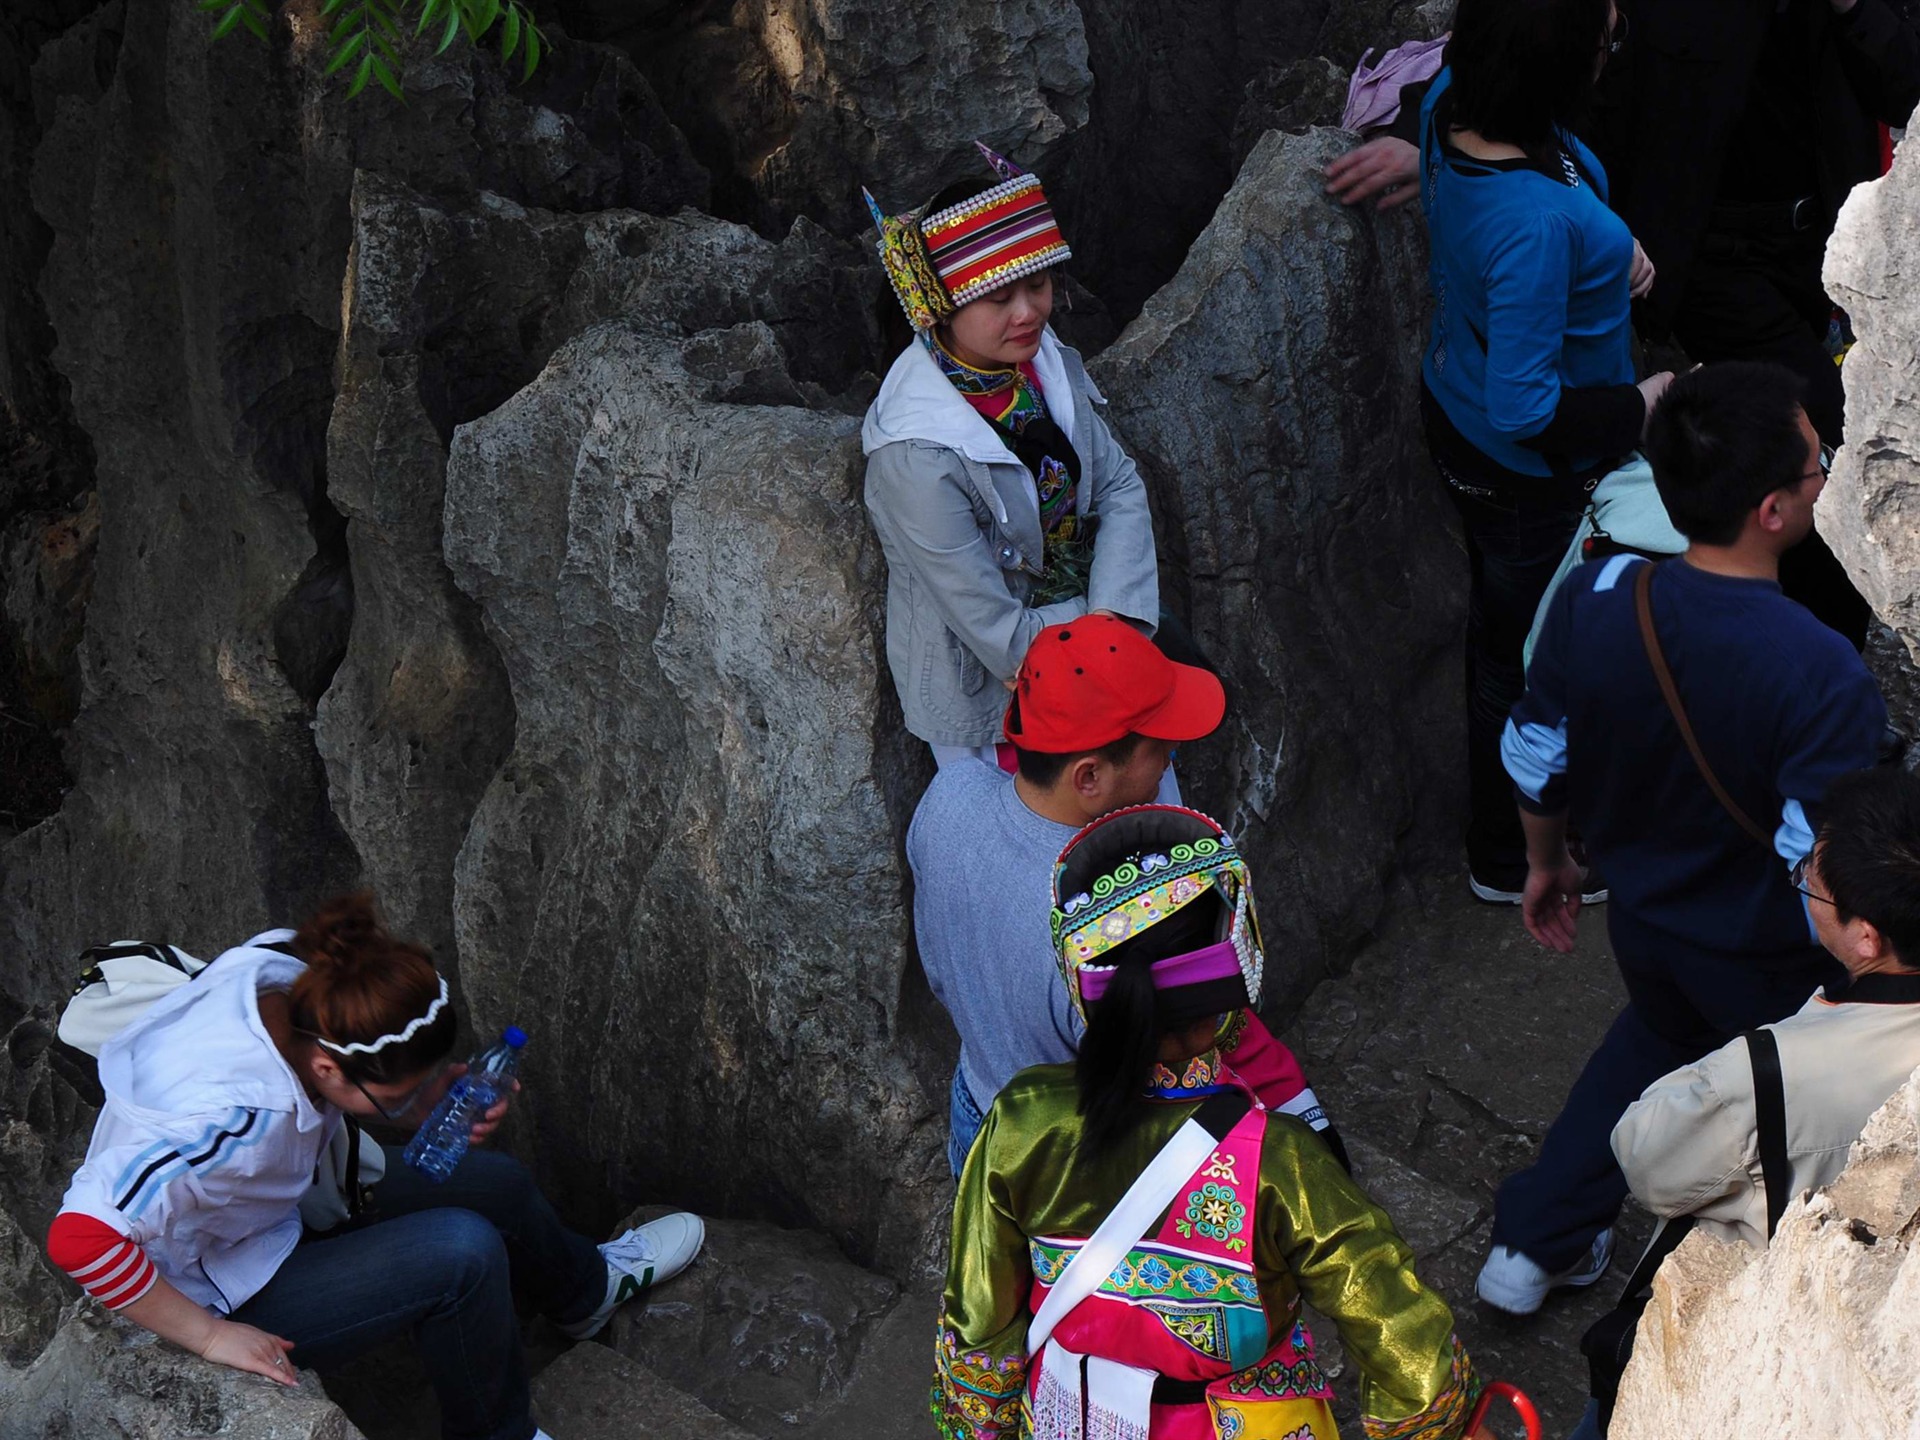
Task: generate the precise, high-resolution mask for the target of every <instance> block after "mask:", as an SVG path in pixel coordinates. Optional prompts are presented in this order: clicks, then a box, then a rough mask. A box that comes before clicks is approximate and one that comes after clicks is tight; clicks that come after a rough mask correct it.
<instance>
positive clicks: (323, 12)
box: [320, 0, 347, 20]
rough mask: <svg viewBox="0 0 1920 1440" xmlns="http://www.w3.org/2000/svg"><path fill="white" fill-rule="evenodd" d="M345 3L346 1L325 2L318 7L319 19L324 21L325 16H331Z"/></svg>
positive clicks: (329, 0)
mask: <svg viewBox="0 0 1920 1440" xmlns="http://www.w3.org/2000/svg"><path fill="white" fill-rule="evenodd" d="M346 3H347V0H327V3H326V4H324V5H322V6H321V7H320V18H321V19H322V20H324V19H326V18H327V16H329V15H331V14H332V13H333V12H334V11H336V10H338V9H339V8H340V7H341V6H342V5H344V4H346Z"/></svg>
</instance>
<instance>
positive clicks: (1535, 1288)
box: [1473, 1227, 1613, 1315]
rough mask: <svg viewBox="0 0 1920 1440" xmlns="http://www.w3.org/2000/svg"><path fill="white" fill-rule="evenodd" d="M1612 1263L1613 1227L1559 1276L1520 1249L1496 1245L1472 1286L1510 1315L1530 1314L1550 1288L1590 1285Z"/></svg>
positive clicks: (1488, 1302) (1480, 1294)
mask: <svg viewBox="0 0 1920 1440" xmlns="http://www.w3.org/2000/svg"><path fill="white" fill-rule="evenodd" d="M1612 1262H1613V1230H1612V1228H1611V1227H1609V1228H1608V1229H1605V1230H1602V1231H1601V1232H1600V1233H1599V1234H1598V1235H1596V1236H1594V1238H1593V1248H1592V1249H1591V1250H1589V1251H1588V1252H1587V1253H1586V1254H1585V1255H1583V1256H1582V1257H1581V1258H1580V1259H1579V1260H1577V1261H1575V1262H1574V1263H1573V1264H1572V1265H1570V1266H1568V1267H1567V1268H1566V1269H1565V1270H1562V1271H1561V1272H1560V1273H1559V1274H1558V1275H1549V1274H1548V1273H1547V1272H1546V1271H1545V1270H1542V1269H1541V1268H1540V1267H1539V1266H1538V1265H1536V1264H1534V1263H1533V1261H1531V1260H1529V1259H1528V1258H1527V1257H1526V1256H1524V1255H1522V1254H1521V1253H1520V1252H1519V1251H1518V1250H1509V1249H1508V1248H1507V1247H1506V1246H1504V1245H1496V1246H1494V1247H1493V1251H1492V1253H1491V1254H1489V1255H1488V1256H1487V1263H1486V1264H1484V1265H1482V1266H1481V1267H1480V1278H1479V1279H1478V1280H1476V1281H1475V1282H1474V1285H1473V1288H1474V1290H1475V1292H1476V1293H1478V1295H1479V1296H1480V1298H1481V1299H1482V1300H1484V1301H1486V1302H1487V1304H1489V1305H1491V1306H1493V1308H1494V1309H1496V1310H1504V1311H1506V1312H1507V1313H1508V1314H1509V1315H1531V1314H1533V1313H1534V1312H1535V1311H1536V1310H1538V1309H1539V1308H1540V1306H1541V1304H1542V1303H1543V1302H1544V1301H1545V1300H1546V1298H1547V1292H1548V1291H1549V1290H1558V1289H1561V1288H1563V1287H1577V1286H1582V1285H1591V1284H1593V1282H1594V1281H1596V1280H1598V1279H1599V1278H1600V1277H1601V1276H1602V1275H1604V1274H1606V1273H1607V1266H1608V1265H1609V1264H1611V1263H1612Z"/></svg>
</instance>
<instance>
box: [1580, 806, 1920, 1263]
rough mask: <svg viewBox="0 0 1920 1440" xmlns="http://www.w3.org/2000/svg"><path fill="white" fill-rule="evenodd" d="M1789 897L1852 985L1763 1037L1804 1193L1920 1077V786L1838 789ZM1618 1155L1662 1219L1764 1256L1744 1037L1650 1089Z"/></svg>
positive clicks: (1621, 1133) (1823, 993)
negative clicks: (1800, 905)
mask: <svg viewBox="0 0 1920 1440" xmlns="http://www.w3.org/2000/svg"><path fill="white" fill-rule="evenodd" d="M1794 886H1795V888H1796V889H1798V890H1799V891H1800V893H1801V895H1802V897H1803V898H1804V903H1805V905H1806V907H1807V912H1808V917H1809V919H1810V920H1811V921H1812V923H1813V927H1814V931H1815V933H1817V934H1818V935H1819V937H1820V941H1821V943H1822V944H1823V945H1825V946H1826V948H1827V949H1828V951H1829V952H1831V953H1832V955H1833V956H1834V958H1835V959H1837V960H1838V961H1839V962H1840V963H1841V964H1842V965H1844V966H1845V967H1846V970H1847V976H1848V979H1847V983H1846V984H1845V986H1843V987H1840V988H1837V989H1836V988H1834V987H1831V986H1828V987H1823V988H1822V989H1821V990H1819V991H1816V992H1815V993H1814V995H1813V997H1812V998H1811V999H1809V1000H1808V1001H1807V1003H1806V1004H1805V1005H1804V1006H1802V1007H1801V1009H1800V1010H1799V1011H1798V1012H1797V1013H1796V1014H1794V1015H1790V1016H1789V1017H1787V1018H1786V1019H1785V1020H1782V1021H1779V1022H1777V1023H1776V1024H1773V1025H1770V1026H1768V1027H1767V1028H1768V1029H1770V1030H1771V1031H1772V1032H1773V1036H1774V1040H1775V1042H1776V1044H1777V1045H1778V1047H1779V1051H1780V1073H1781V1078H1782V1080H1783V1082H1784V1088H1785V1092H1786V1121H1787V1123H1786V1131H1787V1158H1788V1161H1789V1163H1790V1165H1791V1166H1792V1173H1793V1194H1794V1195H1800V1194H1803V1193H1805V1192H1806V1191H1808V1190H1813V1189H1817V1188H1818V1187H1820V1186H1822V1185H1827V1184H1831V1183H1832V1182H1833V1181H1834V1180H1835V1179H1837V1178H1838V1177H1839V1174H1840V1172H1841V1171H1842V1170H1843V1169H1845V1168H1846V1163H1847V1154H1848V1151H1849V1150H1850V1149H1851V1147H1852V1145H1853V1142H1854V1141H1855V1140H1857V1139H1858V1138H1859V1136H1860V1132H1861V1130H1862V1129H1863V1128H1865V1126H1866V1123H1867V1120H1868V1119H1869V1118H1870V1117H1871V1116H1872V1115H1873V1112H1874V1111H1876V1110H1878V1109H1879V1108H1880V1106H1881V1105H1883V1104H1884V1103H1885V1102H1886V1100H1887V1098H1888V1097H1889V1096H1890V1095H1892V1094H1893V1092H1894V1091H1896V1090H1898V1089H1899V1088H1900V1087H1901V1086H1902V1085H1904V1084H1905V1083H1906V1081H1907V1078H1908V1077H1909V1076H1910V1075H1911V1074H1912V1073H1913V1072H1914V1069H1915V1068H1916V1067H1920V968H1915V967H1914V966H1911V965H1909V964H1908V963H1907V960H1906V958H1905V957H1908V956H1912V957H1913V958H1914V959H1916V960H1920V779H1916V778H1915V777H1914V776H1912V775H1909V774H1905V773H1903V772H1900V771H1893V770H1884V769H1882V770H1863V771H1858V772H1856V773H1854V774H1851V775H1847V776H1843V777H1842V778H1841V779H1839V780H1837V781H1835V782H1834V784H1833V786H1832V788H1831V789H1830V790H1829V791H1828V794H1827V798H1826V801H1825V803H1824V804H1823V805H1822V807H1821V815H1820V828H1819V831H1818V838H1817V839H1816V841H1815V843H1814V847H1813V849H1812V851H1811V852H1810V853H1809V854H1808V855H1807V857H1806V859H1805V860H1803V861H1801V863H1800V865H1799V866H1798V867H1796V869H1795V873H1794ZM1613 1153H1614V1156H1615V1158H1617V1159H1618V1160H1619V1162H1620V1168H1621V1169H1622V1170H1623V1171H1625V1172H1626V1177H1627V1183H1628V1185H1629V1186H1630V1187H1632V1190H1633V1193H1634V1195H1635V1196H1636V1197H1637V1198H1638V1199H1639V1200H1640V1202H1641V1203H1642V1204H1643V1205H1645V1206H1646V1207H1647V1208H1648V1209H1649V1210H1651V1211H1653V1213H1654V1214H1655V1215H1657V1216H1660V1217H1661V1218H1662V1219H1673V1218H1676V1217H1678V1216H1682V1215H1692V1216H1694V1217H1695V1219H1696V1222H1697V1223H1698V1225H1699V1226H1700V1228H1702V1229H1703V1230H1706V1231H1707V1232H1708V1233H1709V1234H1713V1235H1716V1236H1718V1237H1719V1238H1721V1239H1725V1240H1732V1239H1734V1238H1736V1237H1737V1238H1739V1239H1741V1240H1744V1241H1746V1242H1747V1244H1749V1245H1751V1246H1753V1247H1755V1248H1756V1249H1764V1248H1765V1247H1766V1243H1767V1193H1766V1185H1765V1182H1764V1181H1763V1180H1762V1178H1761V1170H1760V1154H1759V1138H1758V1135H1757V1133H1756V1122H1755V1111H1754V1094H1753V1069H1752V1064H1751V1061H1750V1060H1749V1058H1748V1055H1747V1042H1746V1039H1745V1037H1742V1038H1740V1039H1737V1040H1734V1041H1732V1042H1731V1043H1729V1044H1727V1045H1724V1046H1722V1047H1721V1048H1720V1049H1718V1050H1716V1051H1714V1052H1713V1053H1712V1054H1710V1055H1708V1056H1707V1057H1706V1058H1705V1059H1703V1060H1700V1061H1699V1062H1697V1063H1696V1064H1693V1065H1687V1066H1683V1067H1682V1068H1680V1069H1678V1070H1675V1071H1674V1072H1673V1073H1672V1074H1670V1075H1667V1076H1665V1077H1664V1078H1662V1079H1660V1080H1658V1081H1655V1082H1654V1084H1652V1085H1650V1086H1649V1087H1648V1088H1647V1090H1646V1091H1645V1093H1644V1094H1642V1095H1641V1097H1640V1099H1639V1100H1637V1101H1636V1102H1635V1103H1634V1104H1633V1105H1632V1106H1630V1107H1629V1108H1628V1110H1627V1113H1626V1114H1625V1115H1624V1116H1623V1117H1622V1118H1621V1120H1620V1123H1619V1124H1618V1125H1616V1126H1615V1127H1614V1131H1613ZM1789 1198H1792V1197H1789Z"/></svg>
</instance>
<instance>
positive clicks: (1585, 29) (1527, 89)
mask: <svg viewBox="0 0 1920 1440" xmlns="http://www.w3.org/2000/svg"><path fill="white" fill-rule="evenodd" d="M1608 10H1609V0H1460V4H1459V8H1458V10H1457V11H1456V12H1455V14H1454V20H1453V38H1452V39H1451V40H1449V41H1448V42H1447V52H1446V61H1447V68H1448V69H1449V70H1450V71H1451V72H1452V74H1453V83H1452V85H1451V86H1450V87H1449V90H1448V95H1449V97H1450V99H1451V103H1452V113H1451V117H1450V118H1451V121H1452V123H1453V124H1455V125H1458V126H1460V127H1461V128H1463V129H1467V130H1473V131H1475V132H1477V133H1478V134H1480V135H1481V136H1482V137H1483V138H1485V139H1488V140H1493V141H1497V142H1499V143H1501V144H1505V145H1518V146H1519V147H1520V148H1521V149H1522V150H1525V151H1526V152H1527V153H1528V155H1530V156H1532V157H1533V158H1534V159H1535V160H1537V161H1550V160H1551V159H1552V157H1553V155H1554V153H1555V151H1556V150H1557V149H1558V147H1559V137H1558V132H1559V131H1561V130H1572V129H1575V128H1576V127H1578V126H1579V125H1580V123H1581V122H1582V121H1584V120H1585V119H1586V117H1587V113H1588V111H1589V110H1590V109H1591V108H1592V105H1593V91H1594V82H1595V80H1596V79H1597V78H1598V75H1597V71H1598V62H1599V59H1600V55H1601V49H1602V47H1603V46H1604V45H1605V44H1606V43H1607V16H1608Z"/></svg>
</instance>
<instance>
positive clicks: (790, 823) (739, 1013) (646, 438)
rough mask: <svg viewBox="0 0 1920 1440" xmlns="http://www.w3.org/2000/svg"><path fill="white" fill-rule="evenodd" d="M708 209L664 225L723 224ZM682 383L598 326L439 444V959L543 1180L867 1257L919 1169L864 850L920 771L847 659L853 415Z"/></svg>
mask: <svg viewBox="0 0 1920 1440" xmlns="http://www.w3.org/2000/svg"><path fill="white" fill-rule="evenodd" d="M716 226H717V222H705V226H704V228H701V227H688V229H689V233H688V234H686V235H684V236H682V237H679V239H680V240H681V241H684V242H685V243H688V244H695V245H706V246H712V245H715V244H719V243H725V244H729V245H735V246H738V245H745V244H747V243H748V241H750V240H751V237H747V236H743V235H742V234H741V233H740V232H738V231H733V232H731V233H732V234H733V237H734V238H733V239H732V240H727V238H726V237H727V233H728V227H718V228H716ZM752 243H753V244H754V245H759V244H763V243H764V242H752ZM749 248H751V247H749ZM769 248H770V247H769ZM663 273H678V270H677V267H672V266H663ZM712 273H713V272H712V271H711V270H710V271H709V272H708V275H709V277H711V275H712ZM696 348H697V347H696ZM761 349H762V353H763V354H764V344H763V343H762V345H761ZM713 383H714V382H712V381H710V380H703V379H702V378H701V377H700V376H698V375H696V374H694V373H692V372H690V371H689V369H688V365H687V359H686V354H685V347H684V346H683V343H682V341H681V340H680V339H679V338H678V337H676V336H673V335H671V334H666V333H662V332H661V330H660V329H659V328H658V327H657V326H656V325H646V324H642V323H639V322H638V321H635V320H632V319H618V320H609V321H606V322H604V323H601V324H599V325H594V326H590V327H588V328H586V329H584V330H583V331H581V332H580V333H579V334H578V335H576V336H575V337H574V338H572V339H571V340H569V341H568V342H567V343H566V344H565V345H563V346H562V347H561V348H560V349H559V350H558V351H557V352H556V353H555V355H554V357H553V359H552V360H551V361H550V362H549V363H548V365H547V367H546V369H545V370H544V371H542V373H541V374H540V375H539V377H538V378H537V379H535V380H534V381H533V382H532V383H531V384H530V385H529V386H528V387H527V388H526V389H525V390H523V391H522V392H521V393H520V394H518V395H516V396H515V397H513V399H511V400H510V401H508V402H507V403H506V404H504V405H503V406H501V407H500V408H499V409H497V410H495V411H493V412H492V413H491V414H489V415H487V416H485V417H484V418H482V419H480V420H477V421H475V422H474V423H472V424H470V425H466V426H463V427H461V428H460V429H459V430H458V431H457V432H456V434H455V437H454V443H453V450H452V458H451V461H450V463H449V467H448V474H447V508H446V525H445V546H446V555H447V560H448V563H449V564H450V565H451V567H452V570H453V575H454V579H455V581H456V583H458V584H459V586H460V587H461V589H462V590H463V591H465V592H466V593H467V594H468V595H470V596H471V597H472V598H473V599H474V601H475V602H476V603H477V604H478V605H479V608H480V612H481V615H482V617H483V619H484V622H485V625H486V628H487V633H488V634H489V635H490V636H491V637H492V638H493V640H494V643H495V645H496V646H497V647H498V649H499V652H500V655H501V658H502V661H503V663H504V665H505V668H506V672H507V676H508V679H509V682H510V684H511V687H512V692H513V699H514V705H515V711H516V716H517V723H516V728H515V732H514V740H513V749H512V752H511V753H510V754H509V755H508V757H507V759H506V761H505V763H504V764H503V765H502V767H501V768H500V771H499V773H498V774H497V775H496V776H495V778H494V780H493V782H492V784H491V785H490V786H489V788H488V789H487V792H486V794H485V797H484V798H483V799H482V801H481V803H480V806H479V809H478V810H477V812H476V813H475V815H474V817H473V821H472V824H471V826H470V828H469V830H468V833H467V838H466V841H465V844H464V845H463V847H462V849H461V851H460V856H459V861H458V864H457V867H456V871H455V885H456V902H455V915H456V924H457V927H458V939H459V946H460V952H461V956H462V964H463V967H464V969H463V973H464V976H465V979H466V984H467V988H468V994H469V996H470V997H471V998H472V1003H473V1006H474V1010H475V1013H476V1015H477V1016H480V1017H482V1018H484V1019H485V1020H486V1022H487V1023H488V1024H489V1025H492V1024H497V1023H501V1022H504V1021H508V1020H518V1021H520V1022H522V1023H525V1024H528V1025H530V1026H534V1025H537V1026H538V1029H536V1030H535V1038H536V1042H537V1043H536V1044H535V1045H533V1046H531V1047H530V1048H529V1050H528V1058H527V1066H528V1072H529V1085H530V1087H531V1088H532V1090H533V1091H534V1096H533V1101H532V1108H533V1109H535V1110H536V1111H537V1112H538V1114H539V1117H540V1120H539V1131H540V1136H541V1144H542V1147H543V1154H542V1159H543V1160H544V1161H545V1162H546V1164H547V1167H548V1171H549V1173H555V1174H557V1175H558V1176H559V1182H560V1184H561V1185H562V1187H563V1190H564V1187H566V1186H567V1185H569V1184H573V1185H580V1186H583V1187H584V1188H585V1189H586V1190H587V1191H588V1192H589V1193H608V1192H610V1193H612V1194H614V1195H625V1196H628V1197H631V1198H646V1196H647V1194H648V1193H651V1194H660V1193H667V1194H672V1195H674V1196H676V1197H677V1198H679V1199H681V1200H682V1201H684V1202H686V1203H692V1204H695V1205H697V1206H699V1207H700V1208H702V1209H705V1210H709V1211H715V1210H717V1211H720V1212H723V1213H724V1212H728V1211H733V1212H739V1211H742V1210H744V1211H746V1212H747V1213H752V1214H759V1215H766V1216H772V1217H776V1218H782V1219H786V1220H789V1221H796V1220H797V1221H802V1222H804V1223H808V1224H814V1225H820V1226H823V1227H825V1228H826V1229H828V1230H829V1231H830V1232H831V1233H832V1234H834V1235H835V1236H836V1238H838V1239H839V1240H840V1241H841V1242H842V1243H843V1244H846V1245H847V1246H848V1247H849V1249H850V1250H851V1251H852V1252H853V1253H855V1254H856V1255H859V1256H861V1257H863V1258H872V1257H875V1256H883V1255H884V1256H887V1257H890V1259H891V1260H892V1261H893V1262H894V1263H901V1262H903V1261H904V1260H905V1259H906V1258H907V1257H908V1256H909V1254H910V1253H912V1252H914V1251H916V1250H917V1247H918V1246H919V1245H920V1244H921V1243H922V1239H923V1237H924V1235H925V1232H926V1226H927V1222H928V1220H929V1218H930V1217H931V1215H932V1214H933V1213H935V1211H937V1209H938V1207H939V1205H940V1204H941V1202H942V1200H943V1199H944V1189H945V1183H946V1176H945V1172H944V1168H943V1166H942V1163H941V1160H940V1157H939V1142H940V1135H941V1133H942V1131H943V1128H944V1127H943V1124H942V1118H943V1116H944V1111H943V1109H942V1108H941V1107H940V1105H939V1104H938V1103H937V1100H936V1098H935V1097H936V1096H937V1095H938V1094H939V1091H938V1090H937V1089H934V1088H933V1087H932V1086H931V1085H929V1084H927V1083H925V1081H924V1080H923V1078H922V1077H921V1075H920V1074H919V1073H918V1067H917V1066H916V1063H915V1061H914V1059H913V1056H914V1053H915V1052H916V1050H924V1049H925V1048H926V1040H925V1037H924V1034H923V1033H922V1030H921V1025H920V1022H919V1021H918V1020H917V1019H916V1010H915V1007H914V1005H913V1004H912V1002H911V1000H910V998H909V997H910V994H911V989H912V985H913V983H914V980H915V979H917V977H913V978H912V979H910V977H909V976H908V975H907V973H906V972H907V959H906V953H905V948H904V942H905V936H906V929H907V913H906V903H905V882H904V874H903V872H904V866H903V865H902V864H901V863H900V861H899V859H898V857H897V855H896V853H895V851H894V848H893V844H892V842H891V839H890V837H891V835H892V834H893V827H894V826H895V825H896V824H898V823H899V820H900V818H901V817H902V807H903V806H904V805H905V804H906V803H910V799H909V797H911V796H912V795H913V794H914V793H916V792H917V786H918V785H919V783H921V776H922V775H924V773H925V763H926V762H925V761H924V759H923V758H922V757H921V755H920V754H918V753H915V752H916V751H917V748H918V747H917V746H915V745H914V743H913V742H911V740H910V739H909V738H908V737H907V736H906V735H905V734H904V732H902V731H901V730H900V728H899V718H898V710H897V707H896V705H895V703H894V701H893V697H892V694H891V690H890V687H889V685H888V682H887V680H886V678H885V672H884V670H883V668H882V667H881V666H880V664H879V658H878V652H879V645H880V629H881V615H880V597H879V585H878V570H877V567H878V564H879V556H878V553H877V549H876V546H875V544H874V542H873V540H872V536H871V532H870V530H869V528H868V526H867V523H866V517H865V514H864V512H863V511H862V509H861V507H860V503H859V499H858V494H859V480H860V475H861V462H860V456H859V447H858V443H857V439H856V433H855V432H856V430H857V423H856V422H855V421H854V420H853V419H852V418H851V417H848V416H841V415H835V414H830V413H822V412H817V411H806V410H800V409H795V408H790V407H775V406H766V405H753V404H740V403H730V402H727V401H724V400H718V399H712V398H708V396H709V394H710V393H711V392H710V390H709V389H708V387H709V386H710V385H712V384H713ZM726 383H727V382H726V381H724V380H723V381H722V382H721V385H722V388H723V389H724V387H725V385H726Z"/></svg>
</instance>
